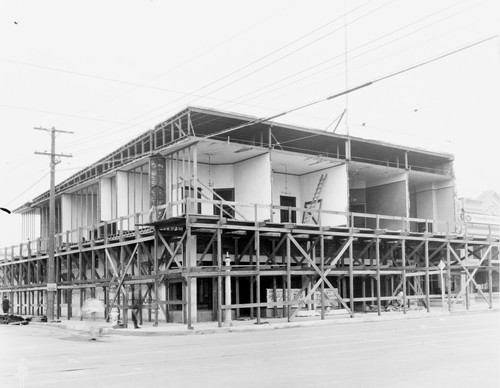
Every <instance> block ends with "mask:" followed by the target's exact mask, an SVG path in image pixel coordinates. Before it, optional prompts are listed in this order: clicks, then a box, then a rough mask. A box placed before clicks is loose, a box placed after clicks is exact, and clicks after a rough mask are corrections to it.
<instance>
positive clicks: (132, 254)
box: [105, 244, 139, 312]
mask: <svg viewBox="0 0 500 388" xmlns="http://www.w3.org/2000/svg"><path fill="white" fill-rule="evenodd" d="M138 247H139V244H135V247H134V250H133V251H132V253H131V255H130V257H129V259H128V261H127V264H126V265H125V268H124V269H123V272H122V275H121V277H120V275H119V274H118V271H117V269H116V267H115V265H114V263H113V260H112V259H111V256H110V254H109V252H108V249H106V250H105V252H106V257H107V258H108V260H109V263H110V264H111V268H112V269H113V275H114V276H115V277H116V278H118V277H120V281H119V282H118V287H117V291H116V294H115V296H114V297H113V300H112V301H111V303H110V304H109V311H110V312H111V310H112V309H113V307H114V305H115V301H116V299H117V298H118V294H119V292H120V291H121V292H122V293H123V294H124V295H126V293H127V292H126V290H125V289H124V287H123V282H124V281H125V278H126V276H127V271H128V269H129V268H130V266H131V265H132V261H133V260H134V256H135V254H136V252H137V249H138ZM129 252H130V251H129Z"/></svg>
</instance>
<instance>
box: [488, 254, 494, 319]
mask: <svg viewBox="0 0 500 388" xmlns="http://www.w3.org/2000/svg"><path fill="white" fill-rule="evenodd" d="M491 252H492V249H490V250H489V253H488V299H489V300H490V307H489V308H490V309H491V308H493V267H492V262H491V256H492V253H491Z"/></svg>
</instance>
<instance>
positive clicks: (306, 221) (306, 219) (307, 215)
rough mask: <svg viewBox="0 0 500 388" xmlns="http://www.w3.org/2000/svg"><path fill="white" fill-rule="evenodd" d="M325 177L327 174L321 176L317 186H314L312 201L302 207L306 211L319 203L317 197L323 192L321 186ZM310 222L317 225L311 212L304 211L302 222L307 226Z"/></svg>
mask: <svg viewBox="0 0 500 388" xmlns="http://www.w3.org/2000/svg"><path fill="white" fill-rule="evenodd" d="M327 176H328V174H321V176H320V177H319V181H318V185H317V186H316V191H315V192H314V195H313V199H312V200H311V202H309V203H307V204H306V205H305V206H304V207H305V208H306V209H307V210H310V209H314V208H316V205H317V204H318V203H319V197H320V196H321V191H322V190H323V185H324V183H325V180H326V177H327ZM311 221H313V222H314V223H315V224H317V221H316V220H315V219H314V217H313V215H312V212H308V211H305V212H304V217H303V219H302V222H303V223H304V224H309V223H311Z"/></svg>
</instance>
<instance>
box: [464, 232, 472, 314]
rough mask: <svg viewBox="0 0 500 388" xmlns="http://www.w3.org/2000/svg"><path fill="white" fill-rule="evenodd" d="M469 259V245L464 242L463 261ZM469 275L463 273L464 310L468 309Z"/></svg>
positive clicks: (466, 272)
mask: <svg viewBox="0 0 500 388" xmlns="http://www.w3.org/2000/svg"><path fill="white" fill-rule="evenodd" d="M468 257H469V244H467V242H465V255H464V261H465V262H467V259H468ZM470 276H471V275H470V274H469V273H468V271H465V284H464V287H465V309H466V310H469V309H470V300H469V281H468V280H469V279H468V278H469V277H470Z"/></svg>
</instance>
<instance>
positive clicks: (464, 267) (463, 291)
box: [448, 243, 493, 307]
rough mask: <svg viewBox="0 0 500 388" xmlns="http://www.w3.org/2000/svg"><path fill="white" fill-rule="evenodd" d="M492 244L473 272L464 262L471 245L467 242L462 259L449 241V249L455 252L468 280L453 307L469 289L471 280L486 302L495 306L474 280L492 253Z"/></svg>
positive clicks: (454, 254)
mask: <svg viewBox="0 0 500 388" xmlns="http://www.w3.org/2000/svg"><path fill="white" fill-rule="evenodd" d="M491 247H492V246H491V245H490V246H489V247H488V249H486V252H485V253H484V254H483V256H482V257H481V258H480V261H479V264H478V267H477V268H475V269H474V270H473V271H472V273H470V272H469V269H468V268H467V266H466V265H465V264H464V263H463V262H464V261H465V260H467V257H468V255H469V247H468V245H467V244H466V245H465V255H464V257H463V259H461V258H460V257H459V256H458V254H457V253H456V252H455V250H454V249H453V248H452V246H451V244H449V243H448V249H449V250H450V252H451V253H452V254H453V256H455V258H456V259H457V262H458V263H459V264H460V266H461V267H462V269H463V270H464V271H465V274H466V276H467V280H466V282H465V284H464V285H463V287H462V289H461V290H460V292H459V293H458V295H457V296H456V297H455V300H454V301H453V304H452V307H453V306H454V305H455V304H456V303H457V301H458V300H459V299H460V298H461V297H462V295H463V294H464V293H465V291H466V289H467V286H468V285H469V283H470V282H472V283H474V285H475V286H476V289H477V290H478V291H479V294H480V295H481V296H482V297H483V299H484V300H485V301H486V303H488V306H490V307H493V306H492V305H491V304H490V301H489V300H488V299H487V298H486V296H485V295H484V293H483V291H481V288H480V287H479V285H478V284H477V283H476V281H475V280H474V275H475V274H476V272H477V270H478V269H479V267H480V266H481V264H482V263H483V261H484V259H486V257H487V256H488V254H489V253H490V251H491Z"/></svg>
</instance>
